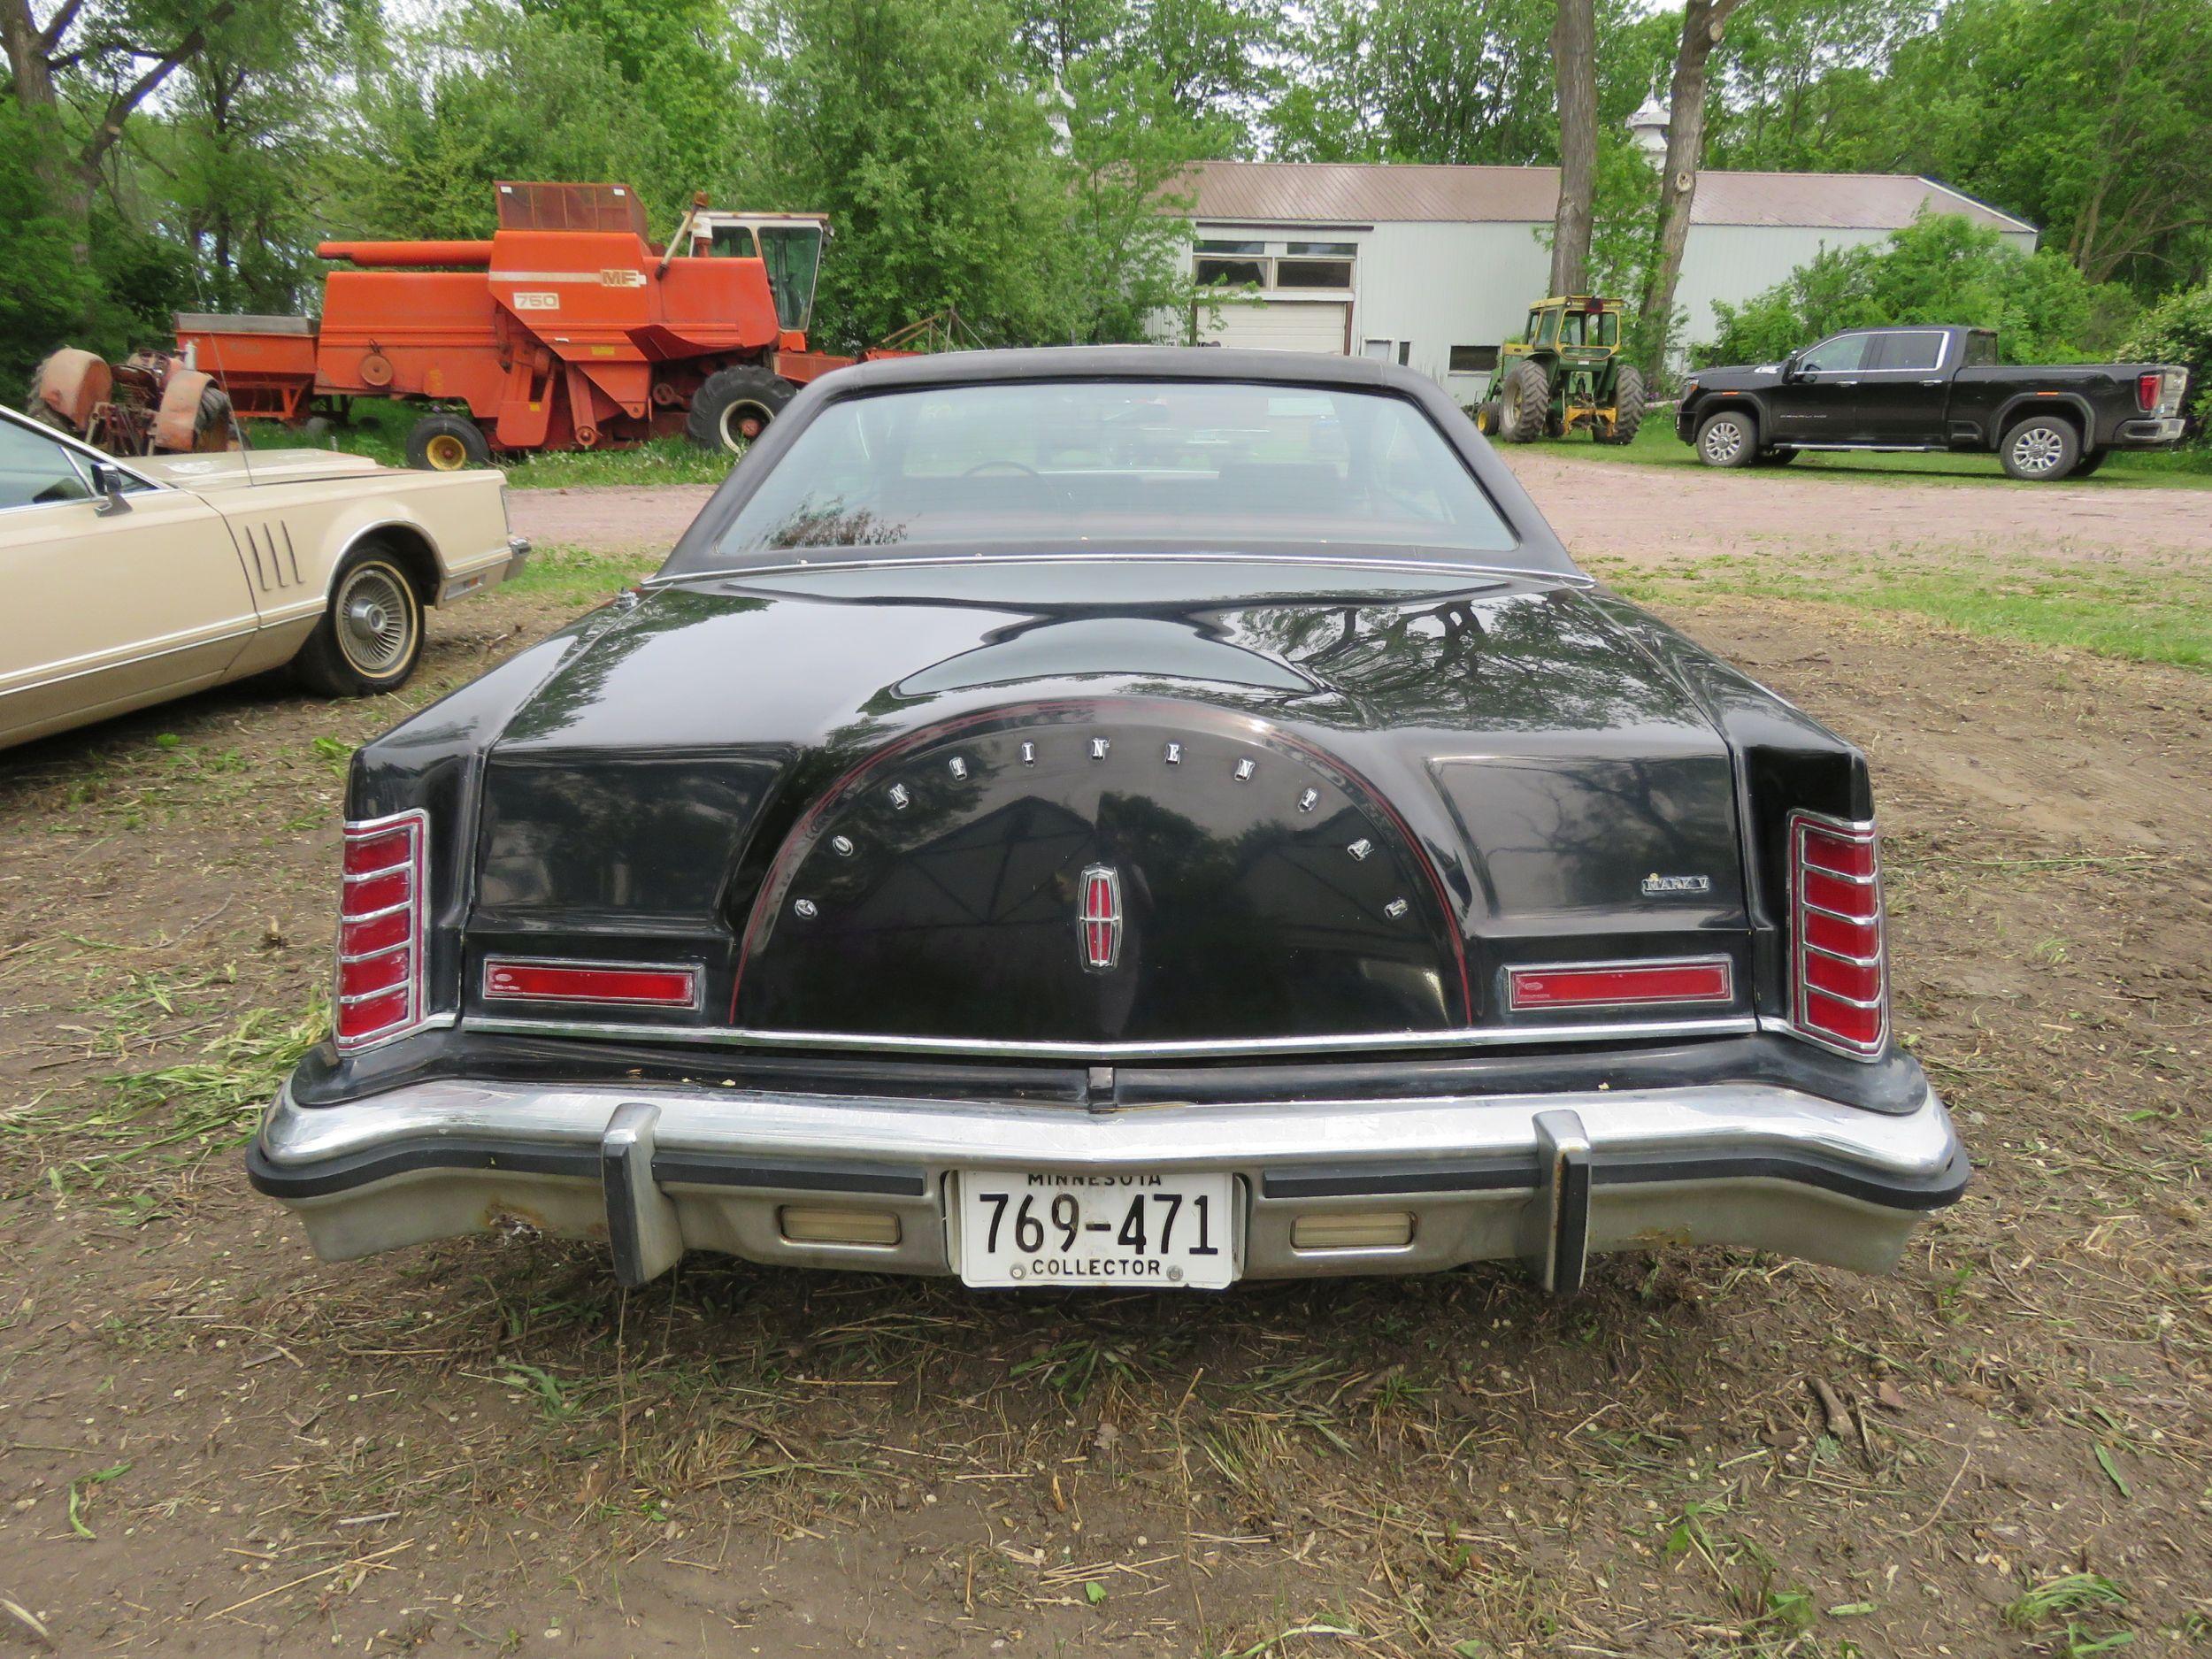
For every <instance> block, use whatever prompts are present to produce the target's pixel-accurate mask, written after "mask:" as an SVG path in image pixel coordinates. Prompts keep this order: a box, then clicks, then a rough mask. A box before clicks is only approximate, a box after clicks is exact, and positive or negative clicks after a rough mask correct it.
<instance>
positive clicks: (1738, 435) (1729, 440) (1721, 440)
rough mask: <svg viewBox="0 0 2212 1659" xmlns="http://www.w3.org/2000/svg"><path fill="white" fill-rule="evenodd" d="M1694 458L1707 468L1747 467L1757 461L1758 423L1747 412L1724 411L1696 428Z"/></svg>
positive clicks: (1736, 410) (1708, 417)
mask: <svg viewBox="0 0 2212 1659" xmlns="http://www.w3.org/2000/svg"><path fill="white" fill-rule="evenodd" d="M1697 458H1698V459H1699V460H1701V461H1702V462H1704V463H1705V465H1708V466H1749V465H1752V463H1754V462H1755V461H1756V460H1757V459H1758V458H1759V423H1758V421H1757V420H1756V419H1754V418H1753V417H1752V416H1751V415H1750V414H1749V413H1748V412H1747V411H1743V410H1740V409H1724V410H1722V411H1720V413H1718V414H1717V415H1708V416H1707V417H1706V418H1705V424H1704V425H1703V426H1700V427H1699V428H1698V429H1697Z"/></svg>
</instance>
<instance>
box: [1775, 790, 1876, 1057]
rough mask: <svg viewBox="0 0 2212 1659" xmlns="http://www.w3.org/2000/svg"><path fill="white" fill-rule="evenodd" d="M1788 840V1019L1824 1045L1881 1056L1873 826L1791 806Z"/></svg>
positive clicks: (1845, 1051) (1802, 1033) (1850, 1052)
mask: <svg viewBox="0 0 2212 1659" xmlns="http://www.w3.org/2000/svg"><path fill="white" fill-rule="evenodd" d="M1789 846H1790V1023H1791V1025H1793V1026H1794V1027H1795V1028H1796V1029H1797V1031H1798V1033H1800V1034H1801V1035H1802V1036H1804V1037H1807V1038H1809V1040H1811V1041H1814V1042H1816V1043H1819V1044H1821V1045H1822V1046H1823V1047H1824V1048H1836V1049H1839V1050H1841V1051H1842V1052H1844V1053H1846V1054H1854V1055H1860V1056H1873V1055H1878V1054H1879V1053H1881V1051H1882V1049H1883V1048H1885V1047H1886V1045H1887V1043H1888V1041H1889V967H1888V962H1887V960H1886V952H1885V951H1884V949H1883V945H1882V879H1881V862H1880V857H1879V854H1878V849H1877V846H1876V842H1875V836H1874V826H1873V825H1872V824H1870V823H1868V824H1850V823H1845V822H1843V821H1842V820H1840V819H1837V818H1823V817H1821V816H1820V815H1819V814H1817V813H1813V812H1793V813H1791V814H1790V816H1789Z"/></svg>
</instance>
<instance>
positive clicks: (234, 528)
mask: <svg viewBox="0 0 2212 1659" xmlns="http://www.w3.org/2000/svg"><path fill="white" fill-rule="evenodd" d="M208 499H209V501H210V503H211V505H213V506H215V507H216V508H218V509H219V511H221V512H222V514H223V517H224V518H225V519H226V520H227V522H228V523H229V525H230V529H231V534H232V535H233V536H234V538H235V539H236V541H237V543H238V552H239V557H240V558H241V560H242V562H243V563H244V565H245V568H246V577H247V580H248V581H249V582H250V584H251V585H252V587H253V593H254V603H256V604H257V606H259V607H260V611H261V633H260V634H259V635H258V636H257V639H256V640H255V641H254V644H253V646H252V648H251V649H250V650H249V651H248V652H247V653H246V656H245V657H244V658H243V659H242V661H241V662H240V663H239V664H238V666H237V668H236V670H235V671H234V673H235V674H239V675H242V674H250V673H257V672H261V671H262V670H264V669H267V668H273V667H275V666H276V665H277V664H280V663H284V662H288V661H289V660H290V659H291V657H292V656H293V654H294V653H295V652H296V651H297V650H298V649H299V648H300V646H301V644H302V643H303V641H305V640H306V638H307V635H308V634H309V633H311V631H312V630H313V628H314V626H315V624H316V621H317V620H318V619H319V618H320V617H321V616H322V614H323V611H324V607H325V606H326V605H327V604H328V603H329V598H330V588H331V581H332V579H333V578H334V576H335V575H336V573H337V570H338V566H339V565H340V563H341V562H342V561H343V559H344V558H345V557H346V555H347V554H348V553H349V552H350V551H352V550H353V549H355V548H356V547H358V546H360V545H361V544H362V543H363V542H364V541H369V540H371V539H373V538H376V537H378V536H379V535H382V536H383V537H385V538H386V539H387V540H388V541H389V542H390V543H391V544H392V545H393V546H395V547H396V549H398V550H399V551H400V552H401V553H402V554H403V556H404V557H406V559H407V562H408V564H409V566H410V569H411V571H412V572H413V574H414V575H415V577H416V580H417V581H418V584H419V586H420V587H421V588H422V590H423V596H424V603H434V602H435V600H436V597H437V595H438V592H439V590H440V589H441V588H442V587H443V586H444V585H445V584H446V583H448V582H449V581H451V580H454V579H456V578H457V577H465V576H469V575H482V576H485V577H487V578H488V581H487V583H486V585H487V586H488V585H490V581H493V580H497V578H498V576H499V574H500V573H501V572H503V570H504V567H505V565H506V563H507V561H508V559H509V558H510V557H511V549H509V547H508V544H507V508H506V500H505V483H504V481H503V479H502V478H501V476H500V475H499V474H498V473H497V472H488V471H484V472H399V471H396V470H383V471H379V472H365V473H362V474H360V475H358V476H357V477H353V478H346V479H320V480H301V481H298V482H293V483H274V484H266V485H256V486H254V487H251V488H244V489H234V490H225V491H221V492H219V493H217V492H211V493H210V495H209V497H208Z"/></svg>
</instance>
